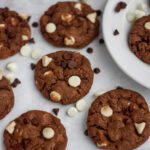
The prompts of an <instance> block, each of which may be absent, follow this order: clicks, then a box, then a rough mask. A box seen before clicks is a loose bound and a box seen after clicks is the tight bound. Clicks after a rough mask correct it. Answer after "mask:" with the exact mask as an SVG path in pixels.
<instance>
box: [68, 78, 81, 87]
mask: <svg viewBox="0 0 150 150" xmlns="http://www.w3.org/2000/svg"><path fill="white" fill-rule="evenodd" d="M68 83H69V85H70V86H72V87H78V86H80V84H81V79H80V77H79V76H71V77H70V78H69V80H68Z"/></svg>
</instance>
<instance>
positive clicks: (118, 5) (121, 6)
mask: <svg viewBox="0 0 150 150" xmlns="http://www.w3.org/2000/svg"><path fill="white" fill-rule="evenodd" d="M126 7H127V4H126V3H125V2H119V3H117V6H116V7H115V12H117V13H118V12H120V11H121V10H122V9H125V8H126Z"/></svg>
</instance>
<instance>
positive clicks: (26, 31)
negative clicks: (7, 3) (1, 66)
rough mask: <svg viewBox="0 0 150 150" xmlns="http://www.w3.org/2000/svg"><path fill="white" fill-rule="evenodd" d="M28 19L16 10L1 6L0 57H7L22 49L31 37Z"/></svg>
mask: <svg viewBox="0 0 150 150" xmlns="http://www.w3.org/2000/svg"><path fill="white" fill-rule="evenodd" d="M30 32H31V31H30V27H29V25H28V22H27V20H25V19H24V18H21V17H20V16H19V14H17V13H16V12H15V11H11V10H9V9H8V8H0V59H6V58H8V57H10V56H12V55H15V54H16V53H17V52H19V51H20V49H21V47H22V46H23V45H25V44H26V43H27V42H28V41H29V40H30V38H31V33H30Z"/></svg>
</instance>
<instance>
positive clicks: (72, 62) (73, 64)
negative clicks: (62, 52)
mask: <svg viewBox="0 0 150 150" xmlns="http://www.w3.org/2000/svg"><path fill="white" fill-rule="evenodd" d="M76 66H77V63H76V62H74V61H70V62H69V63H68V67H69V68H70V69H73V68H75V67H76Z"/></svg>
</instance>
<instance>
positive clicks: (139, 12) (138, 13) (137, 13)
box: [135, 10, 145, 19]
mask: <svg viewBox="0 0 150 150" xmlns="http://www.w3.org/2000/svg"><path fill="white" fill-rule="evenodd" d="M135 16H136V19H139V18H142V17H143V16H145V12H144V11H141V10H136V11H135Z"/></svg>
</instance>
